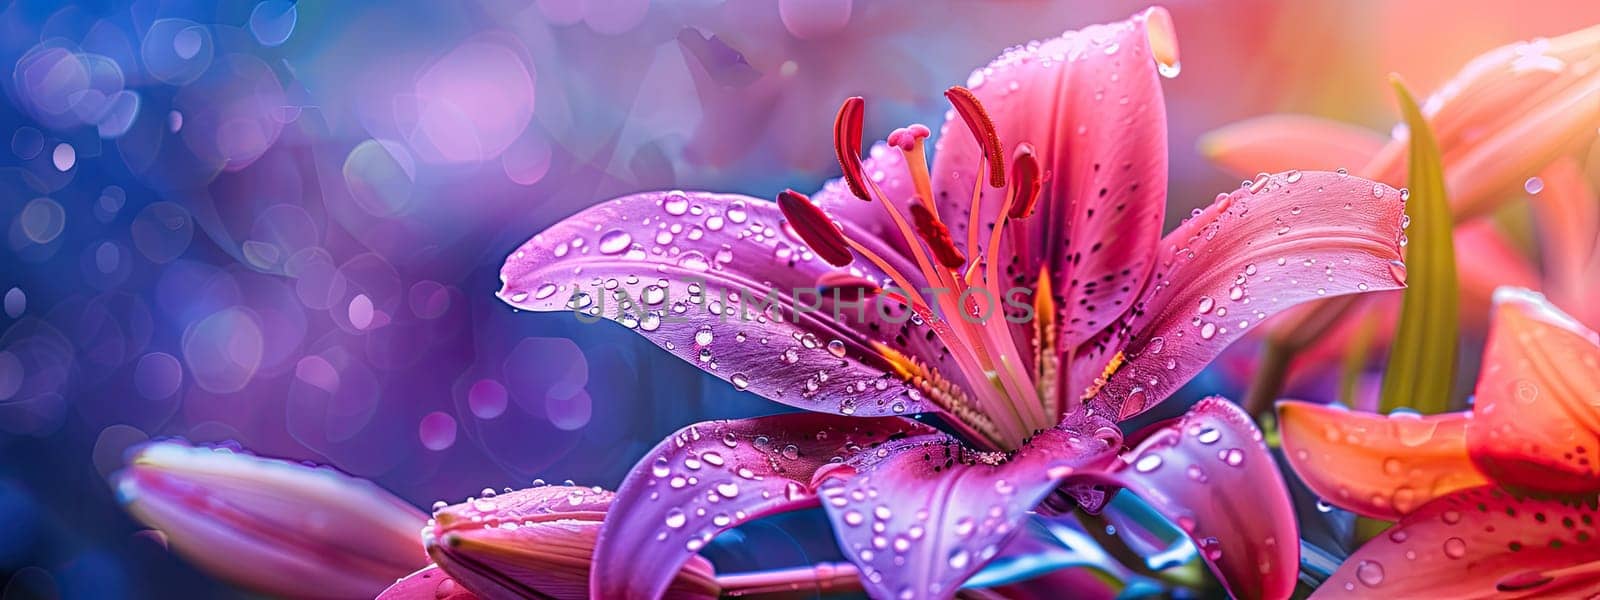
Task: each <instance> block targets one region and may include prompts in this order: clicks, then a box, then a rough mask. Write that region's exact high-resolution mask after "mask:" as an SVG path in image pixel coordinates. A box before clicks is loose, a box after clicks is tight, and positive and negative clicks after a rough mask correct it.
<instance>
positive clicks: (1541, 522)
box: [1278, 288, 1600, 598]
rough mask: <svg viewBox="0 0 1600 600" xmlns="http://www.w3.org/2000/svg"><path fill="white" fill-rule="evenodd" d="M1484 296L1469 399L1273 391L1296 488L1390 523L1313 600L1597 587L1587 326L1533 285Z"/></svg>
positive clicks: (1593, 379) (1595, 361)
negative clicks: (1295, 396) (1397, 409)
mask: <svg viewBox="0 0 1600 600" xmlns="http://www.w3.org/2000/svg"><path fill="white" fill-rule="evenodd" d="M1494 301H1495V308H1494V316H1493V322H1492V324H1491V329H1490V334H1489V343H1488V346H1487V348H1486V349H1485V352H1484V357H1483V371H1482V374H1481V376H1480V377H1479V380H1478V384H1477V389H1476V402H1475V404H1474V406H1473V408H1472V410H1471V411H1470V412H1458V413H1448V414H1440V415H1430V416H1419V415H1416V414H1414V413H1412V414H1407V413H1395V414H1390V415H1379V414H1372V413H1360V412H1352V411H1348V410H1343V409H1341V408H1339V407H1329V406H1322V405H1316V404H1308V403H1302V402H1283V403H1280V404H1279V405H1278V414H1279V420H1280V423H1281V425H1282V434H1283V447H1284V450H1285V453H1286V454H1287V455H1288V457H1289V462H1290V464H1291V465H1292V466H1293V468H1294V470H1295V472H1296V473H1297V474H1299V475H1300V477H1301V478H1302V479H1303V480H1304V481H1305V483H1306V485H1307V486H1309V487H1310V488H1311V489H1312V490H1313V491H1315V492H1316V493H1317V494H1318V495H1320V496H1321V497H1322V498H1324V499H1325V500H1326V501H1327V502H1329V503H1331V504H1333V505H1335V506H1338V507H1340V508H1344V509H1346V510H1350V511H1352V512H1355V513H1357V514H1361V515H1364V516H1368V517H1374V518H1380V519H1389V520H1398V521H1399V522H1398V524H1397V525H1396V526H1394V527H1393V528H1391V529H1389V531H1388V532H1387V533H1385V534H1384V535H1380V536H1378V537H1377V538H1374V539H1373V540H1372V541H1370V542H1368V543H1367V544H1366V545H1365V546H1363V547H1361V548H1360V549H1359V550H1358V551H1357V552H1356V553H1355V554H1354V555H1352V556H1351V557H1350V558H1349V559H1348V560H1347V561H1346V562H1345V564H1344V566H1343V567H1341V568H1340V570H1339V571H1338V572H1337V573H1335V574H1334V575H1333V577H1332V578H1331V579H1330V580H1329V581H1328V582H1327V583H1325V584H1324V585H1323V586H1322V587H1321V588H1319V589H1318V592H1317V594H1315V595H1314V597H1315V598H1343V597H1353V598H1412V597H1440V598H1483V597H1502V596H1499V595H1497V594H1507V595H1506V596H1503V597H1527V596H1538V597H1573V596H1577V597H1588V596H1590V595H1593V594H1595V593H1600V543H1596V540H1595V536H1596V535H1597V534H1600V530H1597V529H1596V525H1595V518H1596V516H1597V515H1596V512H1597V511H1596V494H1597V493H1600V460H1597V458H1600V335H1596V334H1595V332H1594V331H1593V330H1590V329H1588V328H1586V327H1584V326H1583V325H1582V324H1580V323H1579V322H1578V321H1576V320H1575V319H1573V318H1572V317H1570V316H1568V315H1567V314H1565V313H1563V312H1561V311H1560V310H1559V309H1557V308H1555V307H1554V306H1552V305H1550V303H1549V302H1548V301H1546V300H1545V298H1544V297H1543V296H1541V295H1539V294H1537V293H1535V292H1531V291H1527V290H1522V289H1516V288H1502V289H1501V290H1498V291H1497V292H1496V293H1495V298H1494ZM1401 574H1404V576H1403V577H1401V576H1400V575H1401Z"/></svg>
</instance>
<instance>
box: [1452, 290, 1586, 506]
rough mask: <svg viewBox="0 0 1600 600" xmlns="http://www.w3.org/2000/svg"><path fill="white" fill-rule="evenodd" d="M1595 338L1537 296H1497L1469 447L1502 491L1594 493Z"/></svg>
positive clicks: (1523, 292)
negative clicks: (1505, 488) (1503, 488)
mask: <svg viewBox="0 0 1600 600" xmlns="http://www.w3.org/2000/svg"><path fill="white" fill-rule="evenodd" d="M1597 402H1600V336H1596V335H1595V333H1594V332H1593V331H1589V330H1588V329H1586V328H1584V327H1583V325H1581V324H1579V323H1578V322H1577V321H1575V320H1573V319H1572V317H1569V316H1567V315H1566V314H1564V313H1562V312H1561V311H1560V310H1558V309H1556V308H1555V307H1554V306H1551V305H1550V304H1549V302H1547V301H1546V300H1545V299H1544V296H1541V295H1539V294H1537V293H1534V292H1530V291H1527V290H1522V289H1517V288H1502V289H1501V290H1499V291H1497V292H1495V314H1494V322H1493V324H1492V325H1491V326H1490V330H1489V343H1488V347H1487V348H1485V349H1484V356H1483V374H1482V375H1481V376H1480V377H1479V379H1478V387H1477V401H1476V404H1475V405H1474V406H1473V420H1472V422H1471V425H1469V426H1468V427H1467V442H1468V447H1469V451H1470V452H1471V454H1472V459H1473V461H1474V462H1475V463H1476V464H1477V465H1478V468H1479V469H1480V470H1482V471H1483V473H1484V474H1485V475H1488V476H1489V477H1491V478H1493V479H1494V480H1495V481H1498V482H1499V483H1501V484H1503V485H1508V486H1515V487H1522V488H1528V489H1534V490H1542V491H1548V492H1563V493H1582V492H1596V491H1600V469H1597V468H1596V466H1597V463H1600V407H1597V405H1596V403H1597Z"/></svg>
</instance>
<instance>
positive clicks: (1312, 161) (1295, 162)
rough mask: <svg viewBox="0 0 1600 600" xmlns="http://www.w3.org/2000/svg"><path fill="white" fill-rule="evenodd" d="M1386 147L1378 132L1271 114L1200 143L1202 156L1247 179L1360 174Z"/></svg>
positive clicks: (1228, 128) (1209, 135)
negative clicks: (1297, 172)
mask: <svg viewBox="0 0 1600 600" xmlns="http://www.w3.org/2000/svg"><path fill="white" fill-rule="evenodd" d="M1383 144H1384V138H1383V137H1382V136H1380V135H1378V134H1377V133H1374V132H1372V131H1369V130H1366V129H1363V128H1360V127H1356V126H1353V125H1347V124H1345V123H1340V122H1338V121H1332V120H1329V119H1323V118H1320V117H1312V116H1306V115H1267V116H1264V117H1256V118H1253V119H1246V120H1243V121H1239V122H1237V123H1232V124H1229V125H1227V126H1225V127H1223V128H1221V129H1217V130H1215V131H1212V132H1210V133H1207V134H1206V135H1205V137H1202V138H1200V152H1201V153H1202V154H1204V155H1206V157H1207V158H1209V159H1211V162H1213V163H1215V164H1216V165H1217V166H1218V167H1220V168H1221V169H1222V170H1224V171H1227V172H1228V173H1229V174H1231V175H1234V176H1236V177H1241V178H1248V177H1255V175H1256V173H1258V172H1263V171H1265V172H1268V173H1277V172H1280V171H1288V170H1290V169H1317V170H1323V171H1333V170H1335V169H1341V168H1347V169H1356V168H1359V167H1361V166H1362V165H1365V164H1367V161H1368V160H1370V159H1371V158H1372V157H1373V155H1375V154H1377V153H1378V150H1379V149H1381V148H1382V147H1383ZM1388 183H1397V182H1395V181H1388Z"/></svg>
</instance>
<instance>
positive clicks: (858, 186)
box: [833, 96, 872, 201]
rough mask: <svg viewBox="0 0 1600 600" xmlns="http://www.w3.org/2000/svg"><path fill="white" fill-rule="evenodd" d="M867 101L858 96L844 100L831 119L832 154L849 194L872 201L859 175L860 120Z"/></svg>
mask: <svg viewBox="0 0 1600 600" xmlns="http://www.w3.org/2000/svg"><path fill="white" fill-rule="evenodd" d="M866 107H867V101H866V100H863V99H862V98H861V97H860V96H851V97H849V98H846V99H845V101H844V104H843V105H842V106H840V107H839V114H838V116H836V117H834V119H833V152H834V154H835V155H837V156H838V158H839V168H840V169H843V170H844V181H845V184H846V185H848V186H850V193H852V194H855V196H856V197H857V198H860V199H862V200H868V201H870V200H872V196H871V195H869V194H867V186H866V184H865V183H863V182H864V181H866V179H865V177H863V176H862V173H861V120H862V118H863V116H864V115H865V113H866Z"/></svg>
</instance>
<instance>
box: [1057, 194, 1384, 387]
mask: <svg viewBox="0 0 1600 600" xmlns="http://www.w3.org/2000/svg"><path fill="white" fill-rule="evenodd" d="M1404 209H1405V201H1404V198H1403V197H1402V194H1401V193H1400V192H1399V191H1396V190H1395V189H1394V188H1391V187H1389V186H1386V185H1383V184H1381V183H1373V182H1371V181H1368V180H1365V179H1361V178H1359V177H1354V176H1350V175H1344V174H1339V173H1327V172H1314V171H1307V172H1298V171H1289V172H1287V173H1280V174H1278V175H1272V176H1267V177H1261V178H1258V179H1256V181H1255V182H1254V183H1253V184H1251V185H1250V186H1247V187H1243V188H1240V189H1239V190H1237V191H1235V192H1233V193H1231V194H1223V195H1219V196H1217V200H1216V202H1213V203H1212V204H1211V206H1209V207H1207V208H1206V209H1205V210H1203V211H1200V212H1198V213H1196V214H1195V216H1194V217H1192V218H1190V219H1189V220H1188V221H1186V222H1184V224H1183V225H1182V226H1180V227H1178V229H1176V230H1174V231H1173V232H1172V233H1169V234H1167V236H1166V237H1165V238H1164V239H1162V241H1161V249H1160V253H1161V263H1160V266H1159V267H1158V268H1157V270H1156V276H1155V278H1154V279H1152V280H1151V287H1150V289H1147V290H1146V291H1145V292H1144V293H1143V294H1142V296H1141V299H1140V300H1139V302H1138V305H1137V306H1136V307H1135V309H1134V310H1133V311H1132V312H1130V313H1129V314H1128V317H1129V321H1130V323H1129V324H1128V325H1119V326H1117V327H1115V328H1113V329H1111V330H1108V331H1107V332H1106V333H1105V334H1103V335H1102V338H1101V339H1100V340H1097V342H1096V344H1095V347H1094V348H1093V352H1085V353H1084V354H1083V356H1082V357H1080V358H1079V359H1078V362H1077V363H1076V364H1075V370H1074V372H1073V373H1072V386H1071V387H1069V388H1068V389H1069V390H1083V389H1094V388H1095V383H1096V382H1095V378H1096V377H1098V376H1100V375H1101V373H1102V370H1103V367H1102V366H1103V365H1107V364H1109V363H1114V362H1115V360H1116V359H1115V357H1114V356H1111V355H1112V354H1114V353H1115V352H1116V351H1118V350H1120V349H1122V348H1124V347H1126V349H1127V350H1126V355H1125V356H1124V358H1126V363H1125V364H1123V365H1121V368H1119V369H1116V370H1115V372H1114V373H1113V374H1112V375H1111V376H1110V377H1109V378H1107V382H1106V384H1105V385H1104V387H1101V388H1100V389H1099V394H1098V396H1097V397H1096V398H1095V399H1094V403H1095V404H1096V405H1098V406H1103V407H1105V410H1107V411H1108V412H1109V414H1115V415H1120V418H1121V419H1126V418H1128V417H1131V416H1133V415H1136V414H1139V413H1140V412H1143V411H1144V410H1145V409H1146V408H1149V407H1150V406H1152V405H1154V404H1155V403H1157V402H1159V401H1161V400H1162V399H1165V398H1166V397H1167V396H1168V395H1170V394H1171V393H1172V392H1173V391H1175V390H1177V389H1178V388H1179V387H1180V386H1182V385H1183V384H1184V383H1186V382H1188V381H1189V379H1190V378H1191V377H1194V375H1195V374H1196V373H1199V372H1200V370H1201V369H1203V368H1205V366H1206V365H1207V364H1209V363H1210V362H1211V359H1212V358H1215V357H1216V356H1217V354H1219V353H1220V352H1221V351H1222V349H1223V348H1225V347H1227V345H1228V344H1229V343H1232V342H1233V340H1235V339H1238V338H1239V336H1241V335H1243V334H1244V332H1245V331H1246V330H1248V329H1250V328H1252V327H1255V326H1256V325H1258V324H1260V323H1261V321H1263V320H1265V319H1266V318H1268V317H1271V316H1272V315H1274V314H1277V313H1278V312H1279V311H1282V310H1284V309H1286V308H1289V307H1291V306H1294V305H1296V304H1299V303H1301V302H1305V301H1307V300H1315V299H1317V298H1323V297H1331V296H1339V295H1343V294H1354V293H1360V292H1367V291H1377V290H1389V289H1396V288H1399V287H1402V286H1404V284H1405V267H1404V266H1403V264H1402V263H1401V262H1400V245H1399V240H1400V239H1401V238H1402V236H1403V233H1402V227H1401V216H1402V214H1403V212H1404Z"/></svg>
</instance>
